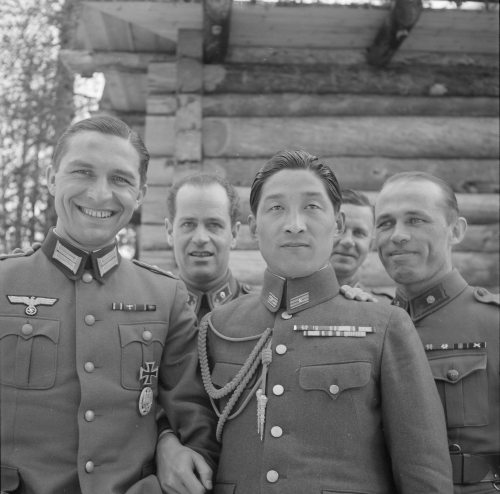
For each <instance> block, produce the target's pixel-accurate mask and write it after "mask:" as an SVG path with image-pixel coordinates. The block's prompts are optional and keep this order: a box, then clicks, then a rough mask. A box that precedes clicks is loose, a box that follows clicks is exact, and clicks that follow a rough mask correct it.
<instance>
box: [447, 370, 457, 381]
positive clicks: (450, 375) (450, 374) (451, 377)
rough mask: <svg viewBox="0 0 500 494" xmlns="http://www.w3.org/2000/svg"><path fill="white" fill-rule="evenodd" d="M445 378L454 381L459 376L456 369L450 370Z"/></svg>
mask: <svg viewBox="0 0 500 494" xmlns="http://www.w3.org/2000/svg"><path fill="white" fill-rule="evenodd" d="M446 376H447V377H448V379H449V380H450V381H456V380H457V379H458V377H459V376H460V373H459V372H458V371H457V369H450V370H449V371H448V372H447V373H446Z"/></svg>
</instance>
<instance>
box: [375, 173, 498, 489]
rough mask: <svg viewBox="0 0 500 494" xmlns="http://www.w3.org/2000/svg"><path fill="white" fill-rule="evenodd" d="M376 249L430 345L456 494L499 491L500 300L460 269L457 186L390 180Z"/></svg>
mask: <svg viewBox="0 0 500 494" xmlns="http://www.w3.org/2000/svg"><path fill="white" fill-rule="evenodd" d="M375 213H376V243H377V249H378V253H379V256H380V259H381V260H382V263H383V264H384V267H385V268H386V270H387V272H388V273H389V275H390V276H391V278H392V279H393V280H394V281H395V282H396V285H397V291H396V298H395V300H394V302H393V303H394V304H395V305H397V306H399V307H402V308H404V309H405V310H406V311H407V312H408V313H409V314H410V316H411V318H412V320H413V322H414V323H415V326H416V328H417V331H418V334H419V335H420V338H421V340H422V343H423V345H424V348H425V351H426V354H427V358H428V359H429V364H430V366H431V369H432V373H433V375H434V379H435V382H436V386H437V389H438V391H439V395H440V397H441V400H442V403H443V407H444V411H445V415H446V422H447V428H448V446H449V450H450V456H451V461H452V466H453V482H454V484H455V494H472V493H473V494H486V493H495V492H498V491H500V381H499V374H500V371H499V356H500V345H499V335H500V311H499V310H498V305H499V302H498V295H494V294H491V293H490V292H488V290H486V289H485V288H473V287H471V286H469V285H468V284H467V282H466V281H465V280H464V278H463V277H462V276H461V275H460V273H459V272H458V271H457V270H456V269H454V268H453V264H452V255H451V254H452V247H453V246H454V245H456V244H458V243H459V242H460V241H461V240H462V239H463V237H464V234H465V229H466V226H467V223H466V221H465V218H462V217H460V216H459V211H458V205H457V199H456V197H455V194H454V192H453V190H452V189H451V187H450V186H449V185H448V184H447V183H446V182H443V181H442V180H441V179H439V178H438V177H435V176H433V175H429V174H427V173H421V172H406V173H398V174H396V175H393V176H392V177H391V178H389V179H388V180H387V181H386V183H385V184H384V186H383V187H382V190H381V192H380V194H379V197H378V198H377V201H376V205H375Z"/></svg>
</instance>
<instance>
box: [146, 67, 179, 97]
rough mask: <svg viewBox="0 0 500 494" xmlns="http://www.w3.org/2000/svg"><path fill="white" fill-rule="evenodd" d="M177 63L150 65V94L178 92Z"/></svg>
mask: <svg viewBox="0 0 500 494" xmlns="http://www.w3.org/2000/svg"><path fill="white" fill-rule="evenodd" d="M177 70H178V68H177V63H176V62H164V63H150V64H149V65H148V94H149V95H152V94H165V93H175V92H176V91H177Z"/></svg>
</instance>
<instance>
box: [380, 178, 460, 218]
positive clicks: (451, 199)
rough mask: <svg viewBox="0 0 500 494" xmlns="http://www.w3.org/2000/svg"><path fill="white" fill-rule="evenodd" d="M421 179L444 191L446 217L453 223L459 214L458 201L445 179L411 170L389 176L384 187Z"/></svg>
mask: <svg viewBox="0 0 500 494" xmlns="http://www.w3.org/2000/svg"><path fill="white" fill-rule="evenodd" d="M419 181H427V182H432V183H434V184H436V185H437V186H438V187H439V188H440V189H441V192H442V193H443V203H444V209H445V217H446V220H447V221H448V223H451V222H453V221H455V220H456V218H457V217H458V216H459V211H458V202H457V197H456V195H455V192H454V191H453V189H452V188H451V186H450V185H449V184H448V183H447V182H445V181H444V180H443V179H441V178H439V177H436V176H435V175H432V174H430V173H427V172H419V171H411V172H400V173H396V174H394V175H392V176H391V177H389V178H388V179H387V180H386V181H385V182H384V184H383V185H382V189H381V190H383V189H384V187H385V186H386V185H389V184H392V183H394V182H419Z"/></svg>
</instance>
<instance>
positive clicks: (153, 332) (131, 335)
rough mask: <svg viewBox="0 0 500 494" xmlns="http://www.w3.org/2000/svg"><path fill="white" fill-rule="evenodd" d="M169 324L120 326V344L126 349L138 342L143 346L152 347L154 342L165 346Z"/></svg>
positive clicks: (150, 323) (145, 323)
mask: <svg viewBox="0 0 500 494" xmlns="http://www.w3.org/2000/svg"><path fill="white" fill-rule="evenodd" d="M166 327H167V323H165V322H161V321H159V322H143V323H133V324H118V329H119V331H120V344H121V346H122V348H123V347H126V346H127V345H128V344H129V343H133V342H138V343H142V344H143V345H151V343H153V342H154V341H157V342H159V343H160V344H161V345H163V342H164V339H165V335H166Z"/></svg>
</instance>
